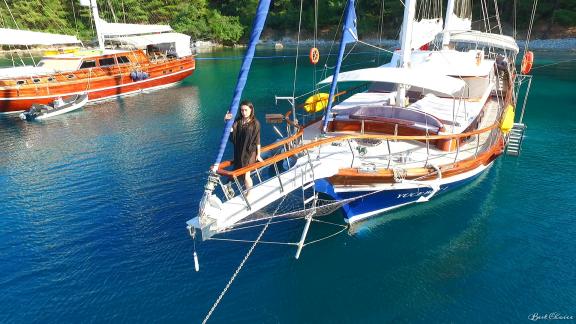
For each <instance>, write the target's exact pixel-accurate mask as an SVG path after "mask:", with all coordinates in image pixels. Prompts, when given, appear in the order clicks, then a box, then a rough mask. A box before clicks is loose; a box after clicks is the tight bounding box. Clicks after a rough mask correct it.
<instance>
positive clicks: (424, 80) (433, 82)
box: [320, 67, 465, 95]
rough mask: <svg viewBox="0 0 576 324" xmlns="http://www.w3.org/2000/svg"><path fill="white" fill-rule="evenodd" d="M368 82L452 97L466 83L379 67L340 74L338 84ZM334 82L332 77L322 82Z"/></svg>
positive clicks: (420, 72)
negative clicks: (423, 90) (419, 89)
mask: <svg viewBox="0 0 576 324" xmlns="http://www.w3.org/2000/svg"><path fill="white" fill-rule="evenodd" d="M350 81H361V82H362V81H365V82H366V81H367V82H388V83H395V84H405V85H410V86H415V87H420V88H424V89H428V90H432V91H436V92H439V93H442V94H446V95H452V94H454V93H456V92H458V91H459V90H461V89H462V88H463V87H464V85H465V82H464V81H462V80H460V79H456V78H453V77H449V76H446V75H445V74H434V73H422V71H419V70H416V69H409V68H393V67H377V68H368V69H360V70H353V71H348V72H342V73H340V74H338V82H350ZM330 82H332V76H330V77H328V78H326V79H324V80H322V81H320V84H322V83H330Z"/></svg>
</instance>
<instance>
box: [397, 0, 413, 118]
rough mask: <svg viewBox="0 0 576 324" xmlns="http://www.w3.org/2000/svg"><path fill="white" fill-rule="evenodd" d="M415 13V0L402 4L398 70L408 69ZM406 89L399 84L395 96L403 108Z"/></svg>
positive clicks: (407, 0) (408, 0)
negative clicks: (402, 16)
mask: <svg viewBox="0 0 576 324" xmlns="http://www.w3.org/2000/svg"><path fill="white" fill-rule="evenodd" d="M415 12H416V0H406V1H405V2H404V21H403V23H402V33H401V37H400V48H401V49H400V60H399V61H398V67H399V68H409V67H410V55H411V53H412V48H411V47H412V25H413V22H414V16H415ZM406 90H407V87H406V86H405V85H403V84H399V85H398V88H397V94H396V104H397V105H398V106H400V107H404V106H405V104H404V100H406V99H405V98H406Z"/></svg>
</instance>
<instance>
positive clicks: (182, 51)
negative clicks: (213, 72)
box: [107, 33, 192, 57]
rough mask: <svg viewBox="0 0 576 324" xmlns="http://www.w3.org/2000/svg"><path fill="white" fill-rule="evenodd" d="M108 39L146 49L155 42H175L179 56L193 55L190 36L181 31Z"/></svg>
mask: <svg viewBox="0 0 576 324" xmlns="http://www.w3.org/2000/svg"><path fill="white" fill-rule="evenodd" d="M107 40H111V41H115V42H118V43H120V44H126V45H130V46H133V47H135V48H139V49H146V46H148V45H153V44H163V43H174V44H175V48H174V50H175V51H176V54H177V55H178V56H179V57H182V56H188V55H192V50H191V48H190V36H188V35H185V34H180V33H162V34H150V35H135V36H118V37H111V38H107Z"/></svg>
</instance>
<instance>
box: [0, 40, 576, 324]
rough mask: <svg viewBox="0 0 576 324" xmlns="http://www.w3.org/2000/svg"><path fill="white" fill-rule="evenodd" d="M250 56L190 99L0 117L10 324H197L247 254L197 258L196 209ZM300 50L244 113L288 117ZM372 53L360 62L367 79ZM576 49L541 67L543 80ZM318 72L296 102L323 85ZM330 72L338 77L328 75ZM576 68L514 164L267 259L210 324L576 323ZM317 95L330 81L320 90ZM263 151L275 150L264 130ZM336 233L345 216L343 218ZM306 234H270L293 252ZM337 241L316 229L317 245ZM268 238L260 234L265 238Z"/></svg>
mask: <svg viewBox="0 0 576 324" xmlns="http://www.w3.org/2000/svg"><path fill="white" fill-rule="evenodd" d="M241 54H242V52H241V51H231V50H228V51H221V52H215V53H211V54H201V55H200V56H201V57H204V58H219V60H201V61H198V70H197V71H196V73H195V74H194V75H193V76H192V77H190V78H188V79H187V80H186V81H185V82H184V83H183V84H182V85H181V86H179V87H176V88H171V89H166V90H162V91H161V92H155V93H150V94H142V95H139V96H133V97H128V98H124V99H122V100H117V101H111V102H107V103H102V104H98V105H92V106H89V107H86V108H85V109H84V110H83V111H79V112H75V113H71V114H68V115H64V116H61V117H59V118H54V119H52V120H47V121H45V122H33V123H27V122H22V121H20V120H19V119H17V117H1V118H0V322H2V323H11V322H16V323H22V322H24V323H27V322H39V323H47V322H48V323H49V322H56V323H60V322H73V323H77V322H97V323H100V322H186V323H197V322H201V321H202V319H203V318H204V316H205V315H206V314H207V312H208V310H209V309H210V307H211V306H212V304H213V303H214V302H215V300H216V298H217V297H218V295H219V294H220V292H221V290H222V289H223V288H224V286H225V285H226V283H227V282H228V280H229V278H230V276H231V275H232V274H233V272H234V270H235V269H236V267H237V266H238V264H239V263H240V261H241V260H242V258H243V256H244V255H245V254H246V252H247V250H248V248H249V245H246V244H235V243H226V242H204V243H199V244H198V254H199V258H200V267H201V271H200V272H199V273H196V272H194V263H193V259H192V241H191V240H190V238H189V237H188V234H187V232H186V230H185V221H186V220H188V219H189V218H191V217H193V216H194V215H195V213H196V211H197V205H198V201H199V199H200V197H201V194H202V187H203V185H204V183H205V180H206V170H207V168H208V166H209V165H210V164H211V163H212V162H213V159H214V157H215V154H216V150H217V145H218V142H219V138H220V134H221V131H222V126H223V115H224V113H225V111H226V109H227V107H228V105H229V102H230V98H231V95H232V91H233V87H234V83H235V79H236V75H237V71H238V68H239V66H240V60H237V59H233V58H234V57H237V56H240V55H241ZM293 54H294V53H293V51H290V50H285V51H282V52H276V53H275V52H273V51H269V50H260V51H258V53H257V55H260V56H277V57H276V58H275V59H270V58H267V59H259V60H256V61H255V62H254V67H253V70H252V72H251V74H250V78H249V83H248V88H247V90H246V93H245V97H246V98H250V99H252V100H253V101H254V102H255V105H256V107H257V114H258V116H260V119H261V120H263V115H264V113H270V112H284V111H286V109H287V106H286V104H285V103H284V104H279V105H278V106H275V103H274V95H280V96H289V95H292V83H293V75H294V69H293V68H294V66H293V59H292V58H288V57H281V56H282V55H288V56H289V55H293ZM373 59H374V57H373V55H368V54H365V55H364V54H361V55H358V57H357V58H356V61H355V62H356V63H353V64H358V67H360V66H362V65H363V64H368V63H370V61H371V60H373ZM574 59H576V52H574V51H572V52H570V51H568V52H562V53H559V52H536V66H538V65H540V66H542V65H545V64H552V63H557V62H562V61H566V60H574ZM306 61H307V59H303V61H302V63H303V64H302V65H301V66H300V67H299V74H298V75H299V80H298V82H299V89H298V91H297V92H302V91H305V90H310V89H311V88H312V85H313V81H314V73H313V72H312V70H311V68H310V66H309V64H308V63H307V62H306ZM329 65H330V64H329ZM575 68H576V63H575V62H571V63H563V64H557V65H550V66H547V67H542V68H537V69H535V70H534V72H533V74H534V82H533V84H532V92H531V95H530V100H529V102H528V107H527V110H528V111H527V115H526V117H525V122H526V124H527V125H528V131H527V137H526V139H525V143H524V146H523V152H522V155H521V157H520V158H512V157H504V158H502V159H499V160H498V161H497V162H496V163H495V164H494V166H493V167H492V168H491V169H490V171H489V172H488V173H487V174H485V175H484V176H483V177H481V178H480V179H479V180H478V181H476V182H475V183H474V184H473V185H471V186H469V187H466V188H464V189H462V190H459V191H458V192H455V193H454V194H452V195H449V196H446V197H439V198H438V199H434V200H433V201H431V202H429V203H427V204H422V205H416V206H412V207H410V208H406V209H401V210H398V211H395V212H392V213H389V214H388V215H387V216H385V217H382V218H379V219H375V220H372V221H368V222H365V223H362V224H360V225H359V226H357V227H355V228H354V229H353V230H351V231H350V232H347V233H344V234H341V235H339V236H337V237H336V238H333V239H330V240H325V241H322V242H320V243H318V244H315V245H311V246H309V247H307V248H305V249H304V251H303V253H302V256H301V258H300V260H295V259H294V258H293V255H294V253H295V249H294V248H293V247H284V246H264V245H259V246H258V247H257V248H256V250H255V252H254V254H253V255H252V257H251V258H250V259H249V260H248V262H247V263H246V265H245V267H244V268H243V270H242V271H241V272H240V274H239V276H238V277H237V279H236V281H235V282H234V284H233V285H232V286H231V288H230V290H229V292H228V293H227V294H226V296H225V297H224V298H223V300H222V302H221V303H220V305H219V306H218V308H217V309H216V311H215V313H214V314H213V316H212V318H211V320H212V321H213V322H222V323H228V322H245V323H253V322H257V323H260V322H264V323H278V322H280V323H300V322H308V323H340V322H353V323H356V322H367V323H370V322H377V323H381V322H427V323H428V322H441V323H445V322H460V323H462V322H465V323H485V322H499V323H500V322H520V321H526V320H528V317H529V316H530V315H531V314H533V313H539V314H540V315H543V314H547V313H552V312H556V313H559V314H563V315H567V316H573V317H574V318H576V307H575V305H576V282H575V280H574V278H575V275H576V260H575V259H574V256H575V255H576V245H575V244H574V238H575V237H576V222H575V212H574V210H576V199H574V197H575V194H574V183H576V172H574V170H576V154H575V153H576V136H574V134H575V131H576V126H575V125H576V117H575V116H576V114H575V113H574V111H573V110H574V109H575V106H576V92H575V89H576V87H575V85H576V83H575V82H576V76H575V74H574V71H575ZM315 77H316V79H317V80H316V81H318V80H319V79H320V78H321V75H319V74H318V75H316V76H315ZM264 138H265V140H264V142H272V141H273V140H274V139H275V137H274V135H273V132H272V130H271V128H270V126H264ZM331 219H332V220H334V221H341V218H340V215H339V214H338V212H337V213H335V215H333V216H332V217H331ZM301 226H302V224H301V223H297V224H291V225H285V226H276V227H272V228H270V229H269V231H268V232H267V235H266V237H267V238H268V239H272V238H273V237H275V236H284V237H286V236H287V237H289V238H290V239H292V241H295V240H296V239H297V238H298V236H299V234H300V231H301ZM331 230H332V229H331V228H329V227H327V226H326V225H320V224H314V225H313V227H312V236H313V237H320V236H321V235H323V234H326V233H329V232H330V231H331ZM256 234H257V233H249V235H252V236H253V237H252V238H255V236H256Z"/></svg>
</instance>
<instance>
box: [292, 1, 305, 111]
mask: <svg viewBox="0 0 576 324" xmlns="http://www.w3.org/2000/svg"><path fill="white" fill-rule="evenodd" d="M303 2H304V0H300V18H299V20H298V37H297V41H296V59H295V62H294V81H293V83H292V98H294V96H296V78H297V76H298V54H299V53H300V31H301V27H302V3H303ZM292 106H294V103H292ZM292 113H294V111H293V112H292ZM294 118H296V116H294Z"/></svg>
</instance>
